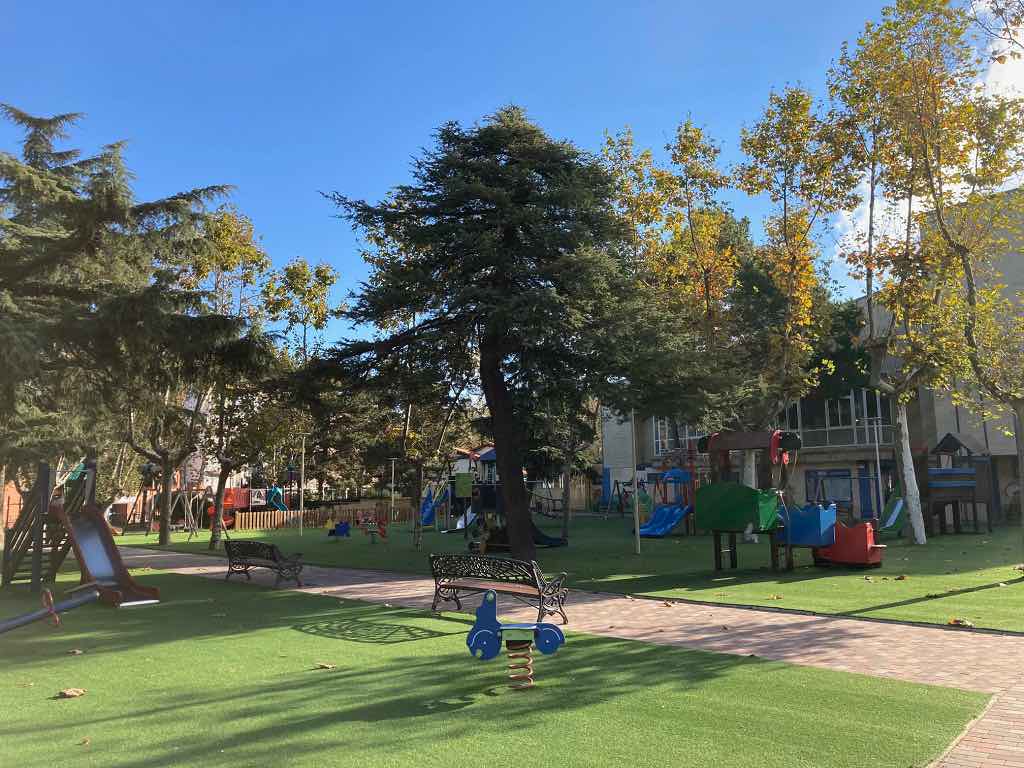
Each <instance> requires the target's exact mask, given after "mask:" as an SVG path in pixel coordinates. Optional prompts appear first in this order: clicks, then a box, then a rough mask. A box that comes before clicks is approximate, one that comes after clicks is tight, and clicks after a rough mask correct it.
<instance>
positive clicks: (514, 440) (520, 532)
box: [480, 332, 537, 560]
mask: <svg viewBox="0 0 1024 768" xmlns="http://www.w3.org/2000/svg"><path fill="white" fill-rule="evenodd" d="M501 361H502V353H501V343H500V339H499V338H495V336H494V335H493V334H492V333H490V332H488V333H485V334H484V337H483V339H482V340H481V343H480V382H481V384H482V385H483V390H484V399H485V400H486V401H487V409H488V410H489V411H490V413H491V423H492V426H493V430H494V453H495V457H496V459H497V462H496V463H497V466H498V473H499V474H500V475H501V497H502V500H503V502H504V507H505V520H506V523H507V525H508V541H509V545H510V547H511V549H512V556H513V557H515V558H519V559H521V560H533V559H534V558H535V557H536V555H537V549H536V547H535V546H534V543H533V530H532V527H531V525H530V522H531V521H530V509H529V503H528V498H527V493H526V483H525V482H524V481H523V449H522V445H523V434H522V428H521V426H520V421H519V420H518V419H517V418H516V413H515V407H514V404H513V402H512V396H511V394H510V393H509V391H508V386H507V385H506V382H505V374H504V371H502V365H501Z"/></svg>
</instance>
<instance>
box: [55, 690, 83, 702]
mask: <svg viewBox="0 0 1024 768" xmlns="http://www.w3.org/2000/svg"><path fill="white" fill-rule="evenodd" d="M79 696H85V688H65V689H64V690H62V691H60V692H59V693H58V694H57V697H56V698H58V699H77V698H78V697H79Z"/></svg>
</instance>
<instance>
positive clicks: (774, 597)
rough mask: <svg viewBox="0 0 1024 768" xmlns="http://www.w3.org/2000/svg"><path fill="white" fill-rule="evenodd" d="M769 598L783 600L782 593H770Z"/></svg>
mask: <svg viewBox="0 0 1024 768" xmlns="http://www.w3.org/2000/svg"><path fill="white" fill-rule="evenodd" d="M768 599H769V600H781V599H782V595H768Z"/></svg>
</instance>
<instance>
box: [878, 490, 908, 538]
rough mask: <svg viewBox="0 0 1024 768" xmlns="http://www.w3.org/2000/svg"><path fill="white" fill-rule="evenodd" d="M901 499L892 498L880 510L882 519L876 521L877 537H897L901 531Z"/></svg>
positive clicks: (902, 519) (902, 514) (902, 518)
mask: <svg viewBox="0 0 1024 768" xmlns="http://www.w3.org/2000/svg"><path fill="white" fill-rule="evenodd" d="M903 507H904V505H903V499H902V498H901V497H899V496H893V497H892V498H890V499H889V501H888V502H886V504H885V509H883V510H882V519H881V520H879V521H878V523H879V526H878V531H877V535H878V536H899V535H900V533H901V532H902V531H903V523H904V518H905V515H904V508H903Z"/></svg>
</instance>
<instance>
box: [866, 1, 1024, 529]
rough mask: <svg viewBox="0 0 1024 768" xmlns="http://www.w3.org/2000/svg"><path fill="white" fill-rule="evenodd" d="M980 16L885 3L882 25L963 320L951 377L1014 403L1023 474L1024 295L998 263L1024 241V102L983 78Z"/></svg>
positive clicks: (933, 248)
mask: <svg viewBox="0 0 1024 768" xmlns="http://www.w3.org/2000/svg"><path fill="white" fill-rule="evenodd" d="M971 22H972V19H971V17H970V14H969V13H968V12H967V11H965V10H964V9H963V8H962V7H959V6H955V5H953V4H952V3H950V2H946V0H927V1H921V2H909V1H908V0H900V1H899V2H897V3H896V4H895V5H894V6H893V7H891V8H889V9H887V10H886V14H885V21H884V23H883V29H884V30H885V32H886V34H888V35H889V37H890V39H891V41H892V42H891V44H890V50H891V55H892V68H893V71H894V73H895V74H896V76H897V77H898V78H899V83H900V86H901V87H900V89H899V91H898V92H896V91H895V90H894V92H893V93H892V94H891V100H892V103H893V104H894V105H895V106H896V110H895V114H896V118H897V121H898V126H899V130H900V131H901V133H902V135H903V136H905V142H906V146H907V154H908V155H909V157H910V162H911V165H912V167H913V168H914V169H915V171H916V173H917V174H918V175H919V178H920V194H921V195H922V197H923V200H922V203H923V206H922V207H923V209H924V210H923V213H922V216H921V217H920V225H919V226H920V230H921V232H920V240H921V254H922V261H923V263H924V266H923V268H924V269H927V268H928V266H929V265H941V268H942V269H943V270H944V271H946V272H950V273H952V274H954V275H955V278H956V279H955V281H954V280H951V281H950V283H951V285H952V286H953V287H951V288H950V289H949V290H947V291H946V292H945V293H944V294H943V296H942V304H943V305H944V306H943V315H944V316H945V317H949V318H953V319H954V320H955V322H956V323H957V324H958V326H959V331H960V337H961V339H962V342H963V344H962V349H963V355H964V358H965V361H966V365H965V366H964V369H965V370H963V371H962V372H958V371H956V369H955V368H950V367H947V368H946V369H945V371H944V373H945V379H946V385H947V387H949V388H950V389H952V390H953V391H954V393H955V395H956V396H958V397H960V398H961V400H962V401H963V402H964V403H965V404H968V405H971V404H973V403H975V402H976V399H977V398H976V396H974V394H973V393H972V392H970V390H969V389H968V391H967V392H966V393H964V390H963V387H961V386H958V383H959V380H960V379H962V378H964V377H967V378H969V379H970V380H972V381H973V383H974V385H975V386H976V387H977V388H978V389H979V390H980V392H981V393H982V395H983V396H984V397H986V398H987V399H988V400H989V402H991V403H994V404H996V405H997V406H998V407H1003V408H1007V409H1009V410H1011V411H1013V413H1014V414H1015V415H1016V416H1017V419H1018V422H1017V424H1018V426H1017V430H1016V431H1017V458H1018V473H1019V474H1020V476H1022V477H1024V439H1022V436H1021V434H1020V431H1021V429H1020V424H1021V423H1024V422H1022V421H1021V419H1022V418H1024V376H1022V375H1021V371H1022V370H1024V366H1022V363H1024V353H1022V352H1021V350H1022V348H1024V342H1022V339H1024V336H1022V335H1021V331H1022V327H1021V323H1020V317H1021V313H1022V310H1024V301H1022V297H1021V296H1020V294H1019V293H1015V292H1012V291H1009V290H1007V289H1006V288H1005V286H1003V285H1002V284H1001V277H1000V274H999V270H1000V264H1001V262H1002V260H1003V259H1004V258H1005V257H1006V255H1007V254H1008V253H1009V252H1012V251H1014V250H1016V249H1017V248H1019V244H1020V243H1021V242H1022V241H1024V231H1022V230H1024V195H1022V194H1021V193H1020V192H1019V191H1016V190H1015V191H1007V187H1009V186H1011V185H1013V184H1015V183H1017V181H1018V180H1019V179H1020V177H1021V173H1022V171H1024V102H1022V101H1021V99H1020V98H1018V97H1016V96H1006V95H1004V94H1000V93H993V92H990V91H986V89H985V88H984V87H983V85H982V84H980V83H979V81H978V74H979V66H980V64H981V61H982V60H983V56H982V53H981V52H980V51H979V49H978V47H977V45H976V42H975V41H974V40H973V39H972V36H971ZM936 303H938V302H936ZM951 341H952V339H951ZM1022 521H1024V515H1022Z"/></svg>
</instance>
